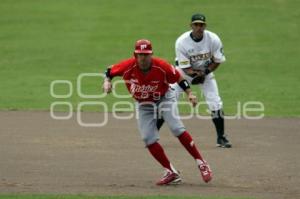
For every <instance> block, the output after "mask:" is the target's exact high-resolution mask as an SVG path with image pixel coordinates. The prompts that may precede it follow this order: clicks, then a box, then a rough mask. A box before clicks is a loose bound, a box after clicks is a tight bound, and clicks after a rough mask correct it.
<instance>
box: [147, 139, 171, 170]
mask: <svg viewBox="0 0 300 199" xmlns="http://www.w3.org/2000/svg"><path fill="white" fill-rule="evenodd" d="M147 147H148V150H149V151H150V153H151V154H152V156H153V157H154V158H155V159H156V160H157V161H158V162H159V163H160V164H161V165H162V166H163V167H164V168H166V169H169V170H170V171H172V168H171V163H170V161H169V159H168V157H167V156H166V154H165V152H164V149H163V148H162V146H161V145H160V144H159V143H158V142H155V143H153V144H151V145H149V146H147Z"/></svg>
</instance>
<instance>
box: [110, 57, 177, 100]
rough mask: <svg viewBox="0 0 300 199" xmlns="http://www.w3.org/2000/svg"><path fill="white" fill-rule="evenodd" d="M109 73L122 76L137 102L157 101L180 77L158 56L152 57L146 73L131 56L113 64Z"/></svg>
mask: <svg viewBox="0 0 300 199" xmlns="http://www.w3.org/2000/svg"><path fill="white" fill-rule="evenodd" d="M110 75H111V76H112V77H114V76H122V77H123V79H124V80H125V84H126V87H127V89H128V91H129V92H130V93H131V95H132V96H133V98H134V99H136V100H137V101H139V102H145V101H147V102H148V101H149V102H155V101H158V100H159V99H161V97H162V96H164V95H165V93H166V92H167V91H168V89H169V84H173V83H175V82H177V81H178V79H179V78H180V74H179V72H178V71H177V70H176V69H175V68H174V67H173V66H172V65H170V64H169V63H167V62H166V61H164V60H162V59H159V58H152V65H151V69H150V71H148V73H146V74H144V73H143V72H142V71H141V70H140V69H139V67H138V65H137V62H136V59H135V58H134V57H133V58H130V59H127V60H124V61H121V62H120V63H118V64H115V65H113V66H112V68H111V70H110Z"/></svg>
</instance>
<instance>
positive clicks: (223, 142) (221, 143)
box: [217, 136, 232, 148]
mask: <svg viewBox="0 0 300 199" xmlns="http://www.w3.org/2000/svg"><path fill="white" fill-rule="evenodd" d="M217 147H221V148H231V147H232V145H231V143H230V142H229V140H228V139H227V138H226V137H224V136H223V137H219V138H218V139H217Z"/></svg>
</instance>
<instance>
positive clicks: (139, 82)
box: [103, 39, 212, 185]
mask: <svg viewBox="0 0 300 199" xmlns="http://www.w3.org/2000/svg"><path fill="white" fill-rule="evenodd" d="M115 76H122V77H123V79H124V80H125V84H126V86H127V89H128V91H129V92H130V93H131V95H132V96H133V98H134V99H135V100H136V108H137V114H138V127H139V132H140V134H141V137H142V138H143V141H144V142H145V145H146V147H147V149H148V150H149V152H150V153H151V155H152V156H153V157H154V158H155V159H156V160H157V161H158V162H159V163H160V164H161V165H162V166H163V168H164V169H165V174H164V175H163V177H162V178H161V179H160V180H159V181H158V182H157V183H156V184H157V185H168V184H178V183H180V182H181V178H180V176H179V173H178V172H177V171H176V169H175V168H174V166H173V165H172V164H171V163H170V161H169V159H168V157H167V155H166V154H165V152H164V149H163V148H162V146H161V145H160V144H159V142H158V140H159V133H158V129H157V121H158V118H159V117H163V118H164V120H165V121H166V123H167V125H168V126H169V128H170V130H171V132H172V133H173V135H174V136H176V137H177V138H178V139H179V141H180V143H181V144H182V145H183V146H184V147H185V148H186V150H187V151H188V152H189V153H190V154H191V156H192V157H193V158H194V159H195V161H196V164H197V166H198V168H199V170H200V173H201V176H202V178H203V180H204V181H205V182H209V181H210V180H211V179H212V172H211V170H210V168H209V165H208V164H207V162H206V161H205V160H204V159H203V158H202V156H201V154H200V152H199V150H198V149H197V147H196V145H195V143H194V141H193V139H192V137H191V135H190V134H189V133H188V132H187V131H186V129H185V127H184V125H183V123H182V122H181V120H180V118H179V113H178V108H177V103H176V96H175V92H174V90H172V89H171V88H170V84H172V83H176V82H177V83H178V85H179V86H180V87H181V88H182V89H183V90H184V91H185V92H186V94H187V95H188V98H189V100H190V102H191V103H192V104H193V105H194V106H195V105H196V104H197V99H196V97H195V96H194V95H193V94H192V93H191V89H190V86H189V83H188V82H187V81H186V80H185V79H183V77H182V76H181V75H180V73H179V72H178V71H177V70H176V69H175V68H174V67H173V66H172V65H170V64H169V63H167V62H165V61H164V60H162V59H160V58H154V57H152V46H151V43H150V41H148V40H145V39H142V40H138V41H137V42H136V44H135V51H134V57H132V58H129V59H127V60H124V61H121V62H120V63H118V64H114V65H112V66H111V67H110V68H108V69H107V71H106V78H105V80H104V83H103V90H104V92H106V93H110V92H111V90H112V84H111V79H112V78H113V77H115Z"/></svg>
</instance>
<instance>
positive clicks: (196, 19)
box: [191, 13, 206, 23]
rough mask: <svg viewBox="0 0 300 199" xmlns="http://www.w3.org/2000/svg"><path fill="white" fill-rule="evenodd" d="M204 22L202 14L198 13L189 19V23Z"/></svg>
mask: <svg viewBox="0 0 300 199" xmlns="http://www.w3.org/2000/svg"><path fill="white" fill-rule="evenodd" d="M205 21H206V18H205V16H204V14H200V13H197V14H194V15H193V16H192V19H191V23H206V22H205Z"/></svg>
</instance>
